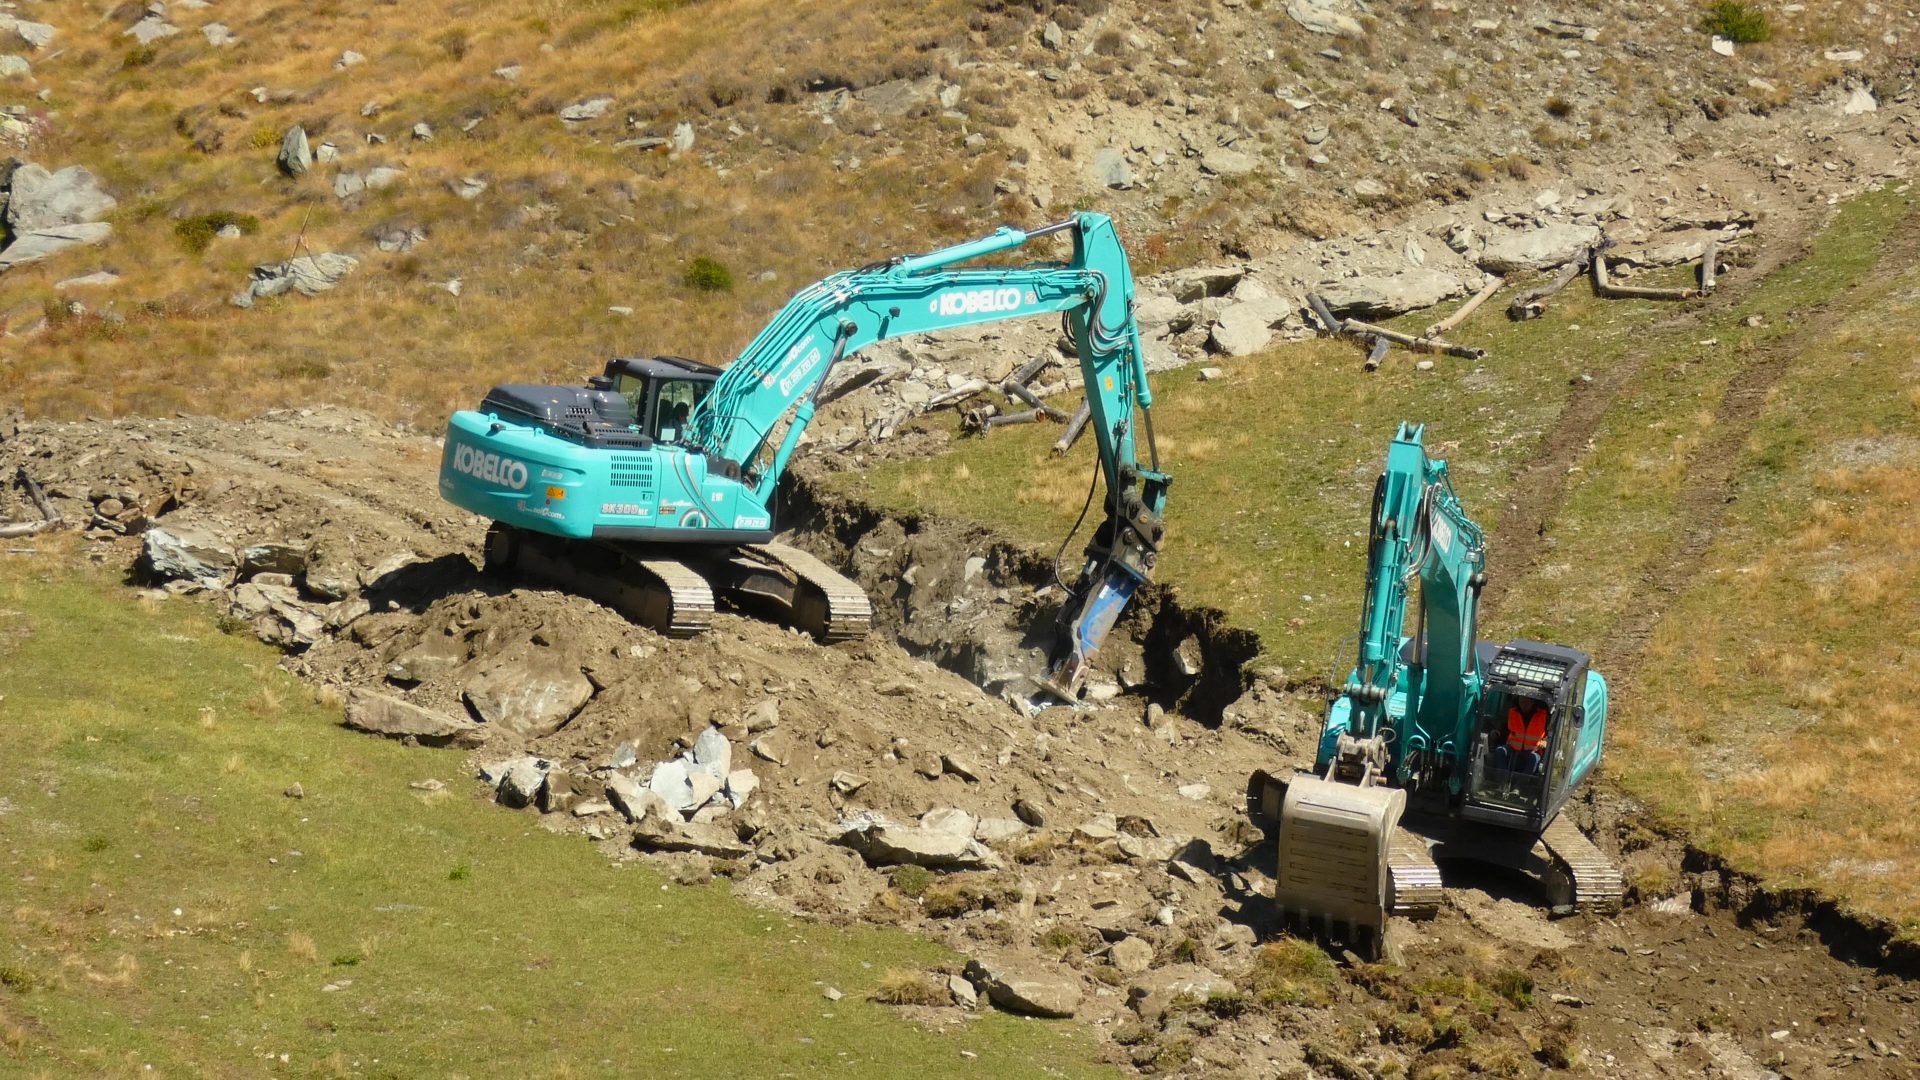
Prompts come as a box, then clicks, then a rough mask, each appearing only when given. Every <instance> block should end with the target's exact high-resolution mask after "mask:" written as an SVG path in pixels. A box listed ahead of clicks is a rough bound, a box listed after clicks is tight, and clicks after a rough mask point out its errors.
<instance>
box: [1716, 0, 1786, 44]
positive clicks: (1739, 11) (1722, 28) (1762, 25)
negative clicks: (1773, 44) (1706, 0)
mask: <svg viewBox="0 0 1920 1080" xmlns="http://www.w3.org/2000/svg"><path fill="white" fill-rule="evenodd" d="M1700 28H1701V29H1702V30H1705V31H1706V32H1707V33H1709V34H1716V35H1718V36H1720V37H1723V38H1726V39H1727V40H1728V41H1737V42H1739V43H1740V44H1742V45H1754V44H1758V43H1759V42H1762V41H1771V40H1773V23H1772V22H1771V21H1769V20H1768V19H1767V13H1766V12H1764V11H1762V10H1760V9H1759V8H1758V7H1755V6H1754V5H1752V4H1748V3H1743V2H1742V0H1715V2H1714V4H1713V5H1712V6H1711V7H1709V8H1708V9H1707V18H1706V21H1704V22H1702V23H1701V24H1700Z"/></svg>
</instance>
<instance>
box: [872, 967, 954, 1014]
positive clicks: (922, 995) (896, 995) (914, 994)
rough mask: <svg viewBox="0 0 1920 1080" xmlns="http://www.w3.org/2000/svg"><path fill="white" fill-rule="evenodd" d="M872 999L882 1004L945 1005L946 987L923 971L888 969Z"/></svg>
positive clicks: (946, 999)
mask: <svg viewBox="0 0 1920 1080" xmlns="http://www.w3.org/2000/svg"><path fill="white" fill-rule="evenodd" d="M873 1000H875V1001H877V1002H879V1003H880V1004H882V1005H945V1004H946V1003H947V1001H948V1000H949V998H948V995H947V988H946V987H944V986H942V985H940V984H939V983H938V982H935V981H934V980H933V979H932V978H931V977H929V976H928V975H926V974H925V973H924V972H919V971H901V970H898V969H895V970H893V971H889V972H887V973H886V975H884V976H883V977H882V978H881V979H880V988H879V989H877V990H875V991H874V992H873Z"/></svg>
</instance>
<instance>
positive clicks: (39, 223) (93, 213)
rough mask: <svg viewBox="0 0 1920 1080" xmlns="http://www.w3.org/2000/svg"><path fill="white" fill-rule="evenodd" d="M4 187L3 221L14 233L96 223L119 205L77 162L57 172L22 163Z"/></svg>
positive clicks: (20, 233) (19, 233) (19, 234)
mask: <svg viewBox="0 0 1920 1080" xmlns="http://www.w3.org/2000/svg"><path fill="white" fill-rule="evenodd" d="M7 190H8V196H7V199H6V201H5V206H6V222H7V227H8V228H9V229H11V230H12V231H13V233H14V234H15V236H21V235H22V234H26V233H31V232H37V231H40V230H44V229H54V228H59V227H61V226H68V225H83V224H88V223H91V222H97V221H99V220H100V219H101V218H102V217H105V216H106V215H107V213H108V212H109V211H111V210H112V209H113V208H114V207H115V206H117V205H119V203H118V202H117V201H116V200H115V199H114V197H113V196H111V195H109V194H107V193H106V192H105V191H103V190H102V189H101V187H100V181H99V180H98V179H97V178H96V177H95V176H94V175H93V174H92V173H91V172H88V171H87V170H86V169H85V168H83V167H81V166H79V165H69V166H67V167H66V168H64V169H61V170H59V171H58V172H50V171H48V170H47V169H45V168H43V167H42V166H39V165H33V164H27V165H22V166H20V167H19V168H17V169H15V170H14V171H13V176H12V178H11V179H10V180H9V181H8V185H7Z"/></svg>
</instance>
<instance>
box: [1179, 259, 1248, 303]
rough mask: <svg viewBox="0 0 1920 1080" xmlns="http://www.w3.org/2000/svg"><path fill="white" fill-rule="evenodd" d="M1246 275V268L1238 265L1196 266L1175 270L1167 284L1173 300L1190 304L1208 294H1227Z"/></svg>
mask: <svg viewBox="0 0 1920 1080" xmlns="http://www.w3.org/2000/svg"><path fill="white" fill-rule="evenodd" d="M1246 276H1247V272H1246V270H1244V269H1243V268H1241V267H1238V266H1196V267H1192V268H1190V269H1186V270H1180V271H1176V272H1175V273H1174V274H1173V275H1172V277H1171V278H1170V280H1169V282H1168V284H1169V287H1170V288H1171V290H1172V292H1173V298H1174V299H1175V300H1178V301H1179V302H1180V303H1182V304H1191V303H1193V302H1195V301H1197V300H1204V299H1206V298H1207V297H1209V296H1225V295H1227V294H1228V293H1230V292H1232V291H1233V290H1234V288H1235V287H1236V286H1238V285H1239V284H1240V282H1241V280H1242V279H1244V278H1245V277H1246Z"/></svg>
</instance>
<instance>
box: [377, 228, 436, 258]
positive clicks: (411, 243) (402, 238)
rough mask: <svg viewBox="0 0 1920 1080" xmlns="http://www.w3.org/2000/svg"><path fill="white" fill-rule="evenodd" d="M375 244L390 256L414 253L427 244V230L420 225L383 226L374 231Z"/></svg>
mask: <svg viewBox="0 0 1920 1080" xmlns="http://www.w3.org/2000/svg"><path fill="white" fill-rule="evenodd" d="M373 242H374V246H376V247H378V248H379V249H380V250H381V251H385V252H388V253H389V254H397V253H400V252H405V251H412V250H413V249H414V248H416V247H419V246H420V245H421V244H424V243H426V242H427V230H425V229H423V228H421V227H420V226H418V225H383V226H381V227H379V228H377V229H375V230H374V234H373Z"/></svg>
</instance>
